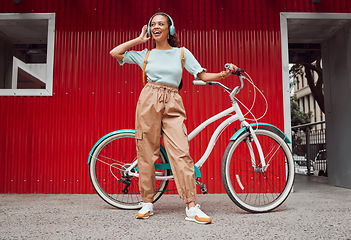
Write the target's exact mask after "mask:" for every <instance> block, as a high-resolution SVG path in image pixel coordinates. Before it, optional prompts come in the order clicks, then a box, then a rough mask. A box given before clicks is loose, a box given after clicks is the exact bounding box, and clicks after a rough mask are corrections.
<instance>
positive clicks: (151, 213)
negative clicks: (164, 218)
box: [135, 212, 154, 219]
mask: <svg viewBox="0 0 351 240" xmlns="http://www.w3.org/2000/svg"><path fill="white" fill-rule="evenodd" d="M152 215H154V213H153V212H150V214H149V216H147V217H142V218H138V216H136V217H135V218H136V219H148V218H149V217H150V216H152Z"/></svg>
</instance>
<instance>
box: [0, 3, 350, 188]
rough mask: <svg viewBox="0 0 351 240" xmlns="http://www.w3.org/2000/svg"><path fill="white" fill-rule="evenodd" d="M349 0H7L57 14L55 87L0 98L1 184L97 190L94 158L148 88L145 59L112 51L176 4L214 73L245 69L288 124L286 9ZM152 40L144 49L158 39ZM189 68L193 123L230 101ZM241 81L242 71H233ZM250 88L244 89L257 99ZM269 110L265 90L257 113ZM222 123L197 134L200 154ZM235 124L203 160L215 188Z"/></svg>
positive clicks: (187, 40) (277, 121)
mask: <svg viewBox="0 0 351 240" xmlns="http://www.w3.org/2000/svg"><path fill="white" fill-rule="evenodd" d="M350 10H351V6H350V3H349V1H347V0H338V1H331V0H330V1H328V0H323V1H322V2H321V3H320V4H312V1H311V0H298V1H290V0H285V1H279V0H252V1H239V0H237V1H232V0H222V1H219V0H218V1H210V0H204V1H202V0H195V1H186V0H178V1H161V0H153V1H140V0H133V1H119V0H117V1H116V0H105V1H98V0H84V1H83V0H76V1H66V0H65V1H60V0H52V1H44V2H43V1H35V0H26V1H22V3H20V4H14V3H13V2H12V1H10V0H7V1H2V3H1V5H0V12H2V13H8V12H17V13H28V12H30V13H42V12H55V13H56V31H55V64H54V95H53V96H52V97H0V192H1V193H93V188H92V187H91V184H90V181H89V176H88V165H87V164H86V163H87V158H88V154H89V151H90V149H91V147H92V146H93V145H94V143H95V142H96V141H97V140H98V139H99V138H100V137H102V136H103V135H105V134H106V133H108V132H110V131H113V130H117V129H121V128H134V109H135V104H136V101H137V98H138V94H139V92H140V90H141V88H142V80H141V70H140V69H139V68H138V67H137V66H130V65H129V66H127V65H126V66H123V67H120V66H119V65H118V63H117V62H116V61H115V60H114V59H112V58H111V57H110V56H109V54H108V53H109V51H110V50H111V49H112V48H113V47H114V46H115V45H117V44H119V43H121V42H124V41H126V40H129V39H131V38H134V37H136V36H138V35H139V33H140V29H141V27H142V26H143V25H144V24H146V23H147V21H148V19H149V17H150V16H151V15H152V14H153V13H155V12H158V11H165V12H167V13H169V14H170V15H171V16H172V17H173V19H174V21H175V26H176V30H177V33H178V34H179V36H180V39H181V43H182V45H184V46H186V47H187V48H188V49H190V50H191V51H192V52H193V54H194V55H195V56H196V58H197V59H198V60H199V62H200V63H201V65H202V66H203V67H205V68H207V69H208V70H209V71H210V72H218V71H220V70H222V69H223V66H224V64H225V63H226V62H233V63H236V64H237V65H238V66H240V67H241V68H243V69H245V70H246V71H247V72H248V73H250V75H251V76H252V78H253V79H254V80H255V82H256V84H257V86H258V87H259V88H260V89H262V90H263V91H264V93H265V95H266V97H267V99H268V102H269V110H268V114H267V116H266V117H265V118H264V119H262V121H264V122H269V123H272V124H274V125H277V126H278V127H280V128H281V129H283V124H284V120H283V112H282V111H283V106H282V96H283V93H282V77H281V72H282V71H281V50H280V25H279V24H280V22H279V21H280V16H279V13H280V12H350ZM151 45H152V44H151V41H150V42H149V43H147V44H145V45H143V46H138V47H136V49H143V48H145V47H148V48H151ZM191 80H193V78H192V76H191V75H190V74H188V73H187V72H185V73H184V88H183V90H182V91H181V95H182V96H183V99H184V103H185V108H186V110H187V114H188V120H187V126H188V130H189V132H190V130H192V129H194V128H195V126H197V125H198V124H200V123H201V122H202V121H204V120H205V119H207V118H208V117H210V116H212V115H214V114H216V113H218V112H219V111H221V110H222V109H224V108H226V107H229V105H230V103H229V101H228V97H227V94H226V93H224V92H223V91H222V90H221V89H219V88H216V87H200V86H192V84H191ZM225 83H226V84H228V85H230V86H234V85H235V84H237V83H238V82H237V81H236V80H235V78H231V79H227V80H225ZM250 91H252V88H250V87H247V88H245V90H244V91H242V92H241V93H240V95H239V98H240V99H241V100H242V101H243V102H244V103H246V104H248V105H250V103H251V101H252V95H251V93H250ZM263 111H264V105H263V102H262V99H258V100H257V103H256V106H255V108H254V112H255V114H256V115H257V116H260V115H261V114H262V113H263ZM216 126H217V125H216V124H213V125H211V126H209V127H208V129H205V130H204V131H203V132H202V133H201V134H200V135H199V136H197V137H196V138H195V139H194V140H193V141H192V142H191V154H192V156H193V158H194V160H195V161H196V160H197V159H199V158H200V157H201V155H202V154H203V152H204V151H205V147H206V145H207V141H208V140H209V138H210V136H211V133H212V132H213V131H214V129H215V127H216ZM234 127H238V126H230V127H229V128H228V129H227V130H226V132H225V133H224V134H223V135H222V137H221V138H220V139H219V140H218V142H217V145H216V147H215V149H214V151H213V153H212V154H211V155H210V157H209V159H208V161H207V162H206V163H205V164H204V166H203V168H202V174H203V181H204V182H205V183H206V184H207V186H208V189H209V192H210V193H221V192H224V189H223V187H222V183H221V175H220V174H221V173H220V167H221V160H222V155H223V152H224V150H225V147H226V145H227V144H228V139H229V137H230V136H231V135H232V134H233V131H234Z"/></svg>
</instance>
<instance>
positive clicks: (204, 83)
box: [193, 80, 207, 85]
mask: <svg viewBox="0 0 351 240" xmlns="http://www.w3.org/2000/svg"><path fill="white" fill-rule="evenodd" d="M193 84H194V85H207V83H206V82H204V81H201V80H194V81H193Z"/></svg>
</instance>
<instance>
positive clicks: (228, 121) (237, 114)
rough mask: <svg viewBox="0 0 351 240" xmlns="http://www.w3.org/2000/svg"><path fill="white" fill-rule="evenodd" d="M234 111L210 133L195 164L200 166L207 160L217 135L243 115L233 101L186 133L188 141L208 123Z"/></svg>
mask: <svg viewBox="0 0 351 240" xmlns="http://www.w3.org/2000/svg"><path fill="white" fill-rule="evenodd" d="M232 112H235V114H234V115H233V116H231V117H229V118H227V119H226V120H225V121H223V122H222V123H221V124H220V125H219V126H218V127H217V129H216V130H215V132H214V133H213V134H212V136H211V139H210V141H209V143H208V146H207V148H206V151H205V153H204V154H203V156H202V157H201V158H200V160H199V161H197V162H196V163H195V166H196V167H198V168H200V167H201V166H202V165H203V164H204V162H205V161H206V160H207V158H208V156H209V155H210V153H211V152H212V150H213V147H214V145H215V144H216V139H217V138H218V136H219V135H220V134H221V132H222V130H223V129H224V128H225V127H226V126H228V125H229V124H231V123H233V122H235V121H237V120H240V121H244V116H243V114H242V113H241V110H240V108H239V106H238V103H237V102H234V103H233V104H232V106H231V107H230V108H228V109H226V110H224V111H222V112H220V113H218V114H216V115H215V116H213V117H211V118H209V119H207V120H206V121H205V122H203V123H202V124H200V125H199V126H198V127H197V128H195V129H194V130H193V131H192V132H191V133H190V134H189V135H188V139H189V141H190V140H192V139H193V138H194V137H195V136H196V135H197V134H198V133H200V132H201V131H202V130H203V129H204V128H206V127H207V126H208V125H210V124H211V123H213V122H215V121H217V120H218V119H220V118H222V117H225V116H228V115H229V114H230V113H232Z"/></svg>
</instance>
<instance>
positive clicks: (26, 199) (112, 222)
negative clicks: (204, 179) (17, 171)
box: [0, 175, 351, 240]
mask: <svg viewBox="0 0 351 240" xmlns="http://www.w3.org/2000/svg"><path fill="white" fill-rule="evenodd" d="M350 200H351V190H350V189H344V188H338V187H333V186H329V185H328V184H327V183H326V179H325V178H322V177H307V176H301V175H299V176H297V178H296V181H295V187H294V192H293V193H291V194H290V196H289V198H288V200H287V201H286V203H284V204H283V205H282V206H281V207H279V208H278V209H277V210H275V211H273V212H270V213H265V214H251V213H247V212H245V211H243V210H241V209H239V208H238V207H237V206H236V205H235V204H234V203H233V202H232V201H231V200H230V199H229V197H228V196H227V195H226V194H208V195H198V203H200V204H201V205H202V207H201V208H202V210H203V211H204V212H205V213H207V214H208V215H209V216H211V217H212V218H213V223H212V224H210V225H200V224H196V223H192V222H186V221H185V220H184V205H183V204H182V201H181V200H180V198H179V197H178V196H177V195H164V196H162V198H161V199H160V200H159V201H158V202H157V203H156V204H155V205H154V210H155V214H154V216H152V217H150V218H149V219H148V220H137V219H135V214H136V211H127V210H120V209H116V208H113V207H110V206H109V205H108V204H106V203H105V202H104V201H103V200H101V199H100V198H99V197H98V196H97V195H79V194H77V195H76V194H75V195H68V194H60V195H51V194H1V195H0V239H50V240H53V239H126V240H127V239H351V201H350Z"/></svg>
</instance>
